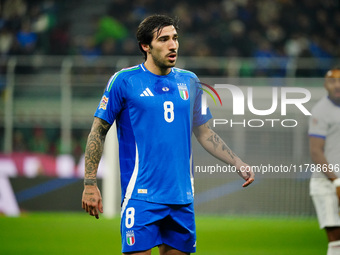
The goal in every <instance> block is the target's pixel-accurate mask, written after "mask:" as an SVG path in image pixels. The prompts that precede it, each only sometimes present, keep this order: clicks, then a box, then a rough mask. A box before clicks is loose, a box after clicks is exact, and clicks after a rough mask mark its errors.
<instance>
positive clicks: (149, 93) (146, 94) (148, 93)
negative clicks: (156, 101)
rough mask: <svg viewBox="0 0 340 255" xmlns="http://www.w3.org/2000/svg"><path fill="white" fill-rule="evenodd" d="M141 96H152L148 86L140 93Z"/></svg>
mask: <svg viewBox="0 0 340 255" xmlns="http://www.w3.org/2000/svg"><path fill="white" fill-rule="evenodd" d="M140 96H141V97H144V96H145V97H153V96H154V95H153V94H152V92H151V90H150V89H149V88H146V89H145V90H144V91H143V93H142V94H140Z"/></svg>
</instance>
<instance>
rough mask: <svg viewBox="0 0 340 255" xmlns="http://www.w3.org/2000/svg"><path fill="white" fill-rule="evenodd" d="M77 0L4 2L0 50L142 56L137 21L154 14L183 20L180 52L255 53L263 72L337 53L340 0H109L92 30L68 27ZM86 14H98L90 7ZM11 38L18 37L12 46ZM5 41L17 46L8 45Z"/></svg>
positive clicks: (339, 53)
mask: <svg viewBox="0 0 340 255" xmlns="http://www.w3.org/2000/svg"><path fill="white" fill-rule="evenodd" d="M79 2H81V1H79ZM72 3H73V1H70V0H60V1H54V0H31V1H28V0H26V1H25V0H5V1H4V4H3V8H2V10H1V14H2V15H0V29H1V28H2V30H0V33H1V38H0V50H1V52H0V54H2V55H6V54H33V53H36V52H38V53H46V54H53V55H66V54H82V55H83V56H86V57H87V59H88V60H93V59H95V58H96V57H98V56H101V55H107V56H110V55H116V54H117V55H134V54H139V52H138V47H137V44H136V40H135V38H134V33H135V27H136V24H138V23H139V22H140V21H141V20H142V19H143V18H145V16H147V15H149V14H153V13H164V14H168V15H170V16H175V17H178V18H179V20H180V30H179V33H180V40H181V47H180V54H181V55H184V56H193V55H195V56H225V57H253V56H255V57H256V58H257V60H258V61H260V62H259V64H260V68H259V70H257V72H256V73H257V74H258V75H260V74H261V75H268V73H267V72H265V71H264V70H265V69H267V67H270V65H271V63H274V62H275V61H274V62H273V61H269V60H270V59H271V58H276V57H282V58H283V61H280V63H279V66H284V65H285V64H284V63H285V61H286V60H285V59H286V58H287V57H293V58H300V57H302V56H311V57H313V58H316V59H317V60H320V59H323V61H326V62H327V61H329V63H331V62H332V61H333V60H334V58H339V57H340V47H339V46H338V45H339V43H340V36H339V34H338V32H337V31H340V10H339V8H340V3H339V1H336V0H324V1H310V0H301V1H293V0H256V1H254V0H233V1H229V0H212V1H203V0H187V1H180V0H173V1H171V2H169V1H165V0H131V1H126V0H112V1H111V2H108V4H107V8H106V9H107V13H106V14H104V13H103V15H102V16H99V17H97V18H96V25H95V31H94V33H93V25H92V24H89V26H88V27H85V30H86V29H87V30H86V31H75V30H74V29H70V26H71V24H72V23H71V22H72V21H73V20H72V19H74V17H73V16H72V15H73V12H72V10H69V9H67V8H69V7H67V6H72ZM90 4H91V3H89V1H86V2H84V5H90ZM60 6H63V7H64V8H65V10H64V9H62V8H59V7H60ZM76 6H79V8H81V6H82V4H81V3H80V4H79V3H77V4H76ZM93 8H94V9H95V8H96V3H95V2H93ZM94 13H96V12H95V11H94ZM84 15H88V20H92V19H93V14H92V13H89V14H86V13H85V14H84ZM67 20H69V21H70V22H67ZM29 23H30V24H31V25H28V24H29ZM30 26H31V27H30ZM52 28H54V29H53V30H52ZM83 28H84V26H82V29H83ZM92 34H94V36H93V38H94V39H93V41H91V40H92V39H91V40H89V39H86V40H85V41H86V43H84V44H82V45H81V47H79V44H78V45H76V46H78V51H75V52H74V51H72V47H73V46H74V44H72V42H74V41H77V40H78V38H77V37H78V36H79V37H84V36H88V35H92ZM11 38H17V39H18V43H15V41H17V40H15V41H14V43H12V44H11V43H10V42H11ZM264 41H265V42H264ZM19 42H20V43H19ZM8 45H14V48H13V49H11V50H8V47H9V46H8ZM264 45H265V46H264ZM264 48H267V49H264ZM268 49H269V50H268ZM262 57H263V58H264V59H263V60H260V58H262ZM276 64H277V63H276ZM263 65H267V67H264V66H263ZM326 65H328V64H327V63H326ZM325 69H328V67H327V66H326V67H325ZM322 72H323V71H321V72H320V73H322Z"/></svg>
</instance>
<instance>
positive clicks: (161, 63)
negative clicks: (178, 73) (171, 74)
mask: <svg viewBox="0 0 340 255" xmlns="http://www.w3.org/2000/svg"><path fill="white" fill-rule="evenodd" d="M151 57H152V60H153V62H154V63H155V65H156V66H157V67H158V68H159V69H161V70H166V69H168V68H172V67H174V66H175V65H176V60H175V61H173V62H170V61H168V60H167V59H166V58H164V59H160V58H157V57H155V56H153V55H151Z"/></svg>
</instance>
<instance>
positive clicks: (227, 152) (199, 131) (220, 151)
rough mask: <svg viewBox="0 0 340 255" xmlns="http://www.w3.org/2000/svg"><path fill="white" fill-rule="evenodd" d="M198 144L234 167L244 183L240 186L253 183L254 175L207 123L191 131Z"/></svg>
mask: <svg viewBox="0 0 340 255" xmlns="http://www.w3.org/2000/svg"><path fill="white" fill-rule="evenodd" d="M193 132H194V134H195V136H196V138H197V140H198V142H199V143H200V144H201V145H202V147H203V148H204V149H205V150H206V151H208V152H209V153H210V154H211V155H213V156H214V157H216V158H218V159H219V160H221V161H223V162H224V163H226V164H230V165H233V166H235V167H236V169H237V170H238V174H239V175H240V176H241V177H242V178H243V179H244V180H245V181H246V182H245V183H244V184H243V185H242V186H243V187H246V186H248V185H249V184H251V183H252V182H253V181H254V173H253V171H252V170H251V168H250V167H249V166H248V165H247V164H246V163H244V162H243V161H242V160H241V159H240V158H239V157H238V156H237V155H236V154H235V153H234V152H233V151H232V150H231V149H230V148H229V147H228V146H227V145H226V143H225V142H224V141H223V140H222V139H221V138H220V137H219V136H218V135H217V134H216V133H215V132H214V131H213V130H212V129H211V128H210V126H209V124H208V123H205V124H203V125H201V126H198V127H195V128H194V130H193Z"/></svg>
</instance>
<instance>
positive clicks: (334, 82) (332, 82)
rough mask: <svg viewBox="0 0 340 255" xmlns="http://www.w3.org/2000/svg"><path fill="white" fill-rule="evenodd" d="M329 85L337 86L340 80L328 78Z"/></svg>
mask: <svg viewBox="0 0 340 255" xmlns="http://www.w3.org/2000/svg"><path fill="white" fill-rule="evenodd" d="M327 83H328V84H332V85H333V84H336V83H340V78H327Z"/></svg>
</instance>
